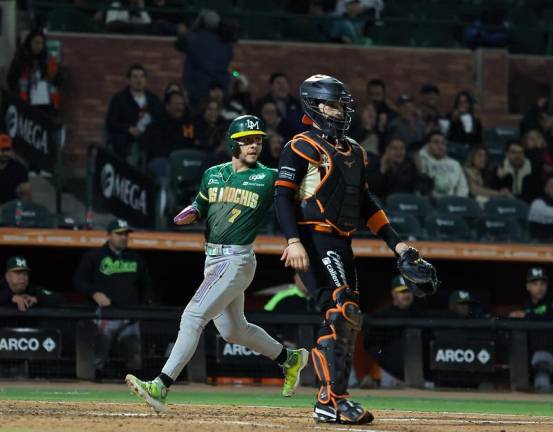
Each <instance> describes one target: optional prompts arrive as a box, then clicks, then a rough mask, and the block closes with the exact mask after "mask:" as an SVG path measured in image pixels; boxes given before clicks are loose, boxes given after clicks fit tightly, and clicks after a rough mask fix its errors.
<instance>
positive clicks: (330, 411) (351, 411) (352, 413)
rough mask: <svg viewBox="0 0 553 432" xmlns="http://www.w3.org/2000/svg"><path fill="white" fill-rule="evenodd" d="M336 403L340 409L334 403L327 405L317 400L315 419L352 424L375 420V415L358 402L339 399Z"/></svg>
mask: <svg viewBox="0 0 553 432" xmlns="http://www.w3.org/2000/svg"><path fill="white" fill-rule="evenodd" d="M336 405H337V407H338V410H336V409H335V408H334V406H333V405H325V404H322V403H320V402H318V401H317V403H315V406H314V409H313V419H314V420H315V421H316V422H318V423H340V424H350V425H352V424H356V425H362V424H369V423H371V422H372V421H373V420H374V416H373V415H372V414H371V413H370V412H369V411H367V410H366V409H365V408H363V407H362V406H361V404H360V403H358V402H354V401H351V400H348V399H339V400H338V401H337V403H336Z"/></svg>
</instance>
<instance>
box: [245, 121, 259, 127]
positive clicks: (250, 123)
mask: <svg viewBox="0 0 553 432" xmlns="http://www.w3.org/2000/svg"><path fill="white" fill-rule="evenodd" d="M246 127H247V128H248V129H251V130H258V129H259V121H253V120H250V119H247V120H246Z"/></svg>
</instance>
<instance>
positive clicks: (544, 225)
mask: <svg viewBox="0 0 553 432" xmlns="http://www.w3.org/2000/svg"><path fill="white" fill-rule="evenodd" d="M528 222H529V228H530V234H531V235H532V238H533V239H536V240H539V241H542V242H551V241H552V240H553V176H552V177H549V178H548V179H547V181H546V182H545V187H544V194H543V196H542V197H540V198H536V199H535V200H534V201H532V204H531V205H530V211H529V212H528Z"/></svg>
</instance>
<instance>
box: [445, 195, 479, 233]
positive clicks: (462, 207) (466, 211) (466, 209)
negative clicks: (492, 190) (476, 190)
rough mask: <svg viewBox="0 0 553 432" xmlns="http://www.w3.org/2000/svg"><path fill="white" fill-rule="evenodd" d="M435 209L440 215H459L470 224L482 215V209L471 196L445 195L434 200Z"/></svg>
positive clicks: (473, 223) (472, 224)
mask: <svg viewBox="0 0 553 432" xmlns="http://www.w3.org/2000/svg"><path fill="white" fill-rule="evenodd" d="M436 210H437V211H438V213H439V214H440V215H457V216H461V217H462V218H463V219H464V220H465V221H466V222H467V223H468V224H469V225H470V226H474V225H475V223H476V220H477V219H478V218H479V217H481V216H482V209H481V208H480V206H479V205H478V203H477V202H476V201H475V200H473V199H472V198H467V197H458V196H447V197H443V198H438V199H437V200H436Z"/></svg>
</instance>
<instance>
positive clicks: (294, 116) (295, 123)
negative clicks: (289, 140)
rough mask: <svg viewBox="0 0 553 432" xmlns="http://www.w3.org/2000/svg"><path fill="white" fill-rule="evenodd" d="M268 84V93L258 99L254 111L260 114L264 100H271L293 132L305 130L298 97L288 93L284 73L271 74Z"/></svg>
mask: <svg viewBox="0 0 553 432" xmlns="http://www.w3.org/2000/svg"><path fill="white" fill-rule="evenodd" d="M269 84H270V86H271V89H270V91H269V93H268V94H266V95H265V96H263V97H261V98H260V99H258V101H257V103H256V112H258V113H259V114H261V107H262V106H263V105H264V104H265V102H273V103H274V104H275V105H276V107H277V108H278V111H279V113H280V116H281V117H282V119H284V120H285V121H286V122H287V123H288V124H289V125H290V127H291V128H292V131H293V133H294V134H296V133H298V132H301V131H303V130H305V126H304V125H303V124H302V123H301V118H302V109H301V103H300V101H299V99H298V98H296V97H295V96H292V95H291V94H290V83H289V82H288V77H287V76H286V74H284V73H283V72H275V73H273V74H271V77H270V79H269Z"/></svg>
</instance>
